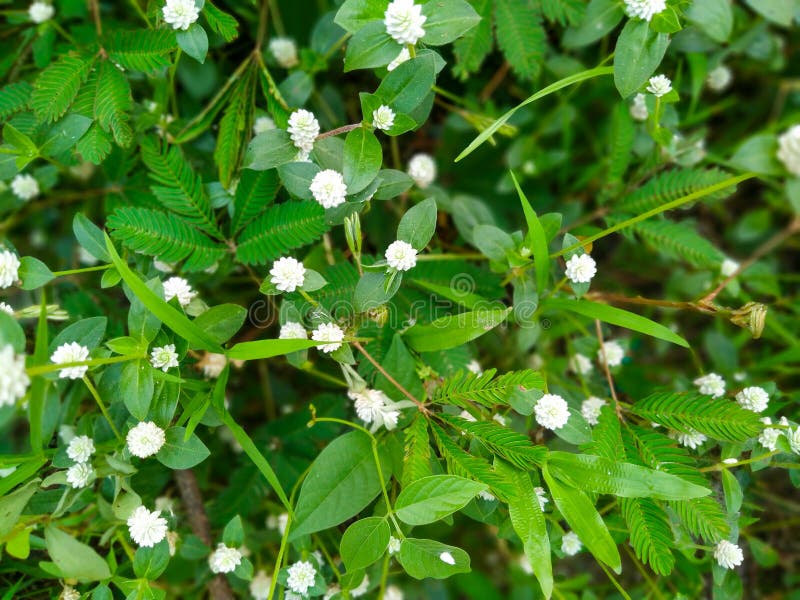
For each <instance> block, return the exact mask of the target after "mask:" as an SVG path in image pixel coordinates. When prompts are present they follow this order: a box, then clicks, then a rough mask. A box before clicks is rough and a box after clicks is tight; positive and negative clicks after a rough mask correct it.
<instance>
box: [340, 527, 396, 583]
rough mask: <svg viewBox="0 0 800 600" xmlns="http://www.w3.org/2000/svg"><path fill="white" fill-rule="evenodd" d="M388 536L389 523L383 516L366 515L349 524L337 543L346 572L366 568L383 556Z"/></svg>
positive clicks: (387, 543)
mask: <svg viewBox="0 0 800 600" xmlns="http://www.w3.org/2000/svg"><path fill="white" fill-rule="evenodd" d="M389 536H390V532H389V524H388V523H387V522H386V519H385V518H383V517H367V518H365V519H361V520H360V521H356V522H355V523H353V524H352V525H350V527H348V528H347V531H345V532H344V535H343V536H342V541H341V543H340V544H339V554H341V556H342V562H344V566H345V567H347V570H348V572H349V571H357V570H359V569H366V568H367V567H368V566H370V565H371V564H373V563H374V562H376V561H377V560H378V559H379V558H380V557H381V556H383V553H384V552H386V548H387V546H388V545H389Z"/></svg>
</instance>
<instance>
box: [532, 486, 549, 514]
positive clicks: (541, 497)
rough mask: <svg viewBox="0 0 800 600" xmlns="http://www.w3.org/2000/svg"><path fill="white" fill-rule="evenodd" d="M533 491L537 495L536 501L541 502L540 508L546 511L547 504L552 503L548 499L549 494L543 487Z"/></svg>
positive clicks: (537, 487)
mask: <svg viewBox="0 0 800 600" xmlns="http://www.w3.org/2000/svg"><path fill="white" fill-rule="evenodd" d="M533 491H534V492H535V493H536V500H537V501H538V502H539V508H540V509H541V510H544V507H545V504H547V503H548V502H550V499H549V498H548V497H547V492H545V491H544V488H543V487H539V486H536V487H535V488H533Z"/></svg>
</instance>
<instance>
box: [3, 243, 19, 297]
mask: <svg viewBox="0 0 800 600" xmlns="http://www.w3.org/2000/svg"><path fill="white" fill-rule="evenodd" d="M19 265H20V262H19V258H18V257H17V255H16V254H14V253H13V252H11V251H9V250H3V251H2V252H0V288H7V287H11V286H12V285H14V284H15V283H16V282H17V281H18V280H19Z"/></svg>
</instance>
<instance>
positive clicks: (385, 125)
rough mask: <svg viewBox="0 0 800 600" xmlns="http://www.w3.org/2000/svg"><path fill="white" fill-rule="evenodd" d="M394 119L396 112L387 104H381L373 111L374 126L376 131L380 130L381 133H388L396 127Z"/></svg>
mask: <svg viewBox="0 0 800 600" xmlns="http://www.w3.org/2000/svg"><path fill="white" fill-rule="evenodd" d="M394 118H395V114H394V111H393V110H392V109H391V108H390V107H388V106H386V105H385V104H381V105H380V106H379V107H378V108H376V109H375V110H373V111H372V124H373V125H374V126H375V128H376V129H380V130H381V131H388V130H389V129H391V128H392V125H394Z"/></svg>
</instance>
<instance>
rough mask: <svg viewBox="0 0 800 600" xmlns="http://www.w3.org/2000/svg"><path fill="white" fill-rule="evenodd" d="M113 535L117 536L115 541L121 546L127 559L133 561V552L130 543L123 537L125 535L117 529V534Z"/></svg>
mask: <svg viewBox="0 0 800 600" xmlns="http://www.w3.org/2000/svg"><path fill="white" fill-rule="evenodd" d="M115 537H116V538H117V541H118V542H119V545H120V546H122V549H123V550H124V551H125V554H126V555H127V557H128V560H130V561H131V562H133V554H134V553H133V548H131V545H130V544H129V543H128V540H126V539H125V536H124V535H122V531H120V530H119V529H118V530H117V535H116V536H115Z"/></svg>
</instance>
